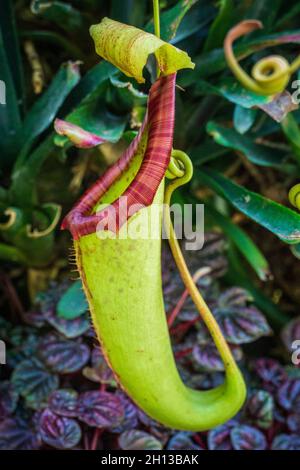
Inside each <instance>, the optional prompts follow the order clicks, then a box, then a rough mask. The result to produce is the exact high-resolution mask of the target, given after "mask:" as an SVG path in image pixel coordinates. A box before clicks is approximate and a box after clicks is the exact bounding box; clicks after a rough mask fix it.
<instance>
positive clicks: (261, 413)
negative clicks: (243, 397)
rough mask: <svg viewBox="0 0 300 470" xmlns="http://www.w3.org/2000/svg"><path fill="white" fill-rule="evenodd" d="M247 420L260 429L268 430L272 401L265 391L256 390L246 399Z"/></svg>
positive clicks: (272, 411)
mask: <svg viewBox="0 0 300 470" xmlns="http://www.w3.org/2000/svg"><path fill="white" fill-rule="evenodd" d="M246 414H247V418H248V419H249V420H250V421H251V423H253V424H256V425H257V426H259V427H260V428H264V429H268V428H269V427H270V426H271V424H272V421H273V414H274V400H273V397H272V395H271V394H270V393H269V392H267V391H265V390H257V391H255V392H253V393H252V394H251V395H250V397H249V398H248V401H247V405H246Z"/></svg>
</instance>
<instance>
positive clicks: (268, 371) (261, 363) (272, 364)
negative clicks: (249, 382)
mask: <svg viewBox="0 0 300 470" xmlns="http://www.w3.org/2000/svg"><path fill="white" fill-rule="evenodd" d="M254 372H255V373H256V375H258V377H259V378H260V379H261V381H262V383H263V385H264V388H265V389H266V390H268V391H269V392H271V393H272V392H277V390H278V388H279V387H280V386H281V385H282V384H283V383H284V382H285V381H286V380H287V373H286V371H285V370H284V368H283V367H282V366H281V365H280V364H279V362H277V361H275V360H274V359H264V358H262V359H257V360H256V361H255V362H254Z"/></svg>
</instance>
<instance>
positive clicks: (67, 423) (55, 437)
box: [40, 408, 81, 449]
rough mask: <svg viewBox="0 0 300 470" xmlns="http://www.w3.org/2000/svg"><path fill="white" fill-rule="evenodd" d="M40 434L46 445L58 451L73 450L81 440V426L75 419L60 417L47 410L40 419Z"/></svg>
mask: <svg viewBox="0 0 300 470" xmlns="http://www.w3.org/2000/svg"><path fill="white" fill-rule="evenodd" d="M40 434H41V437H42V440H43V441H44V442H45V443H46V444H48V445H49V446H51V447H55V448H56V449H71V448H72V447H74V446H76V445H77V444H78V442H79V441H80V439H81V429H80V426H79V424H78V423H77V422H76V421H75V420H74V419H71V418H66V417H63V416H58V415H56V414H55V413H53V412H52V411H51V410H49V409H47V408H46V409H45V410H44V411H43V412H42V414H41V417H40Z"/></svg>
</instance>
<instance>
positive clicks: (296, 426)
mask: <svg viewBox="0 0 300 470" xmlns="http://www.w3.org/2000/svg"><path fill="white" fill-rule="evenodd" d="M286 422H287V426H288V428H289V430H290V431H291V432H294V433H297V434H298V435H299V436H300V413H292V414H290V415H289V416H288V417H287V421H286Z"/></svg>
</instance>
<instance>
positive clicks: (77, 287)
mask: <svg viewBox="0 0 300 470" xmlns="http://www.w3.org/2000/svg"><path fill="white" fill-rule="evenodd" d="M87 310H88V304H87V301H86V297H85V295H84V292H83V289H82V283H81V281H76V282H74V283H73V284H72V285H71V287H69V289H68V290H67V291H66V292H65V293H64V294H63V296H62V297H61V298H60V300H59V302H58V304H57V307H56V311H57V315H58V317H61V318H65V319H66V320H72V319H74V318H77V317H80V316H81V315H83V314H84V313H85V312H86V311H87Z"/></svg>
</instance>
